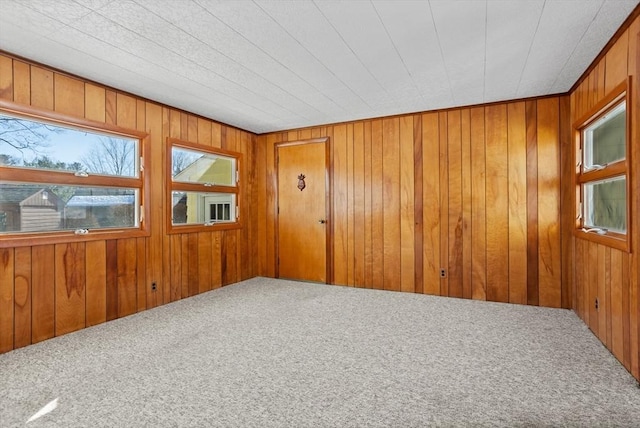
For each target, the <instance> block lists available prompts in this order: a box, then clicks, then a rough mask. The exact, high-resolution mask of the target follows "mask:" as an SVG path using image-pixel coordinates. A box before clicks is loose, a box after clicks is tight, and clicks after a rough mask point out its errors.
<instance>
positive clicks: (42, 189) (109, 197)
mask: <svg viewBox="0 0 640 428" xmlns="http://www.w3.org/2000/svg"><path fill="white" fill-rule="evenodd" d="M145 137H146V135H145V134H141V133H139V132H137V131H130V130H125V129H121V128H118V127H115V126H111V125H105V124H102V123H95V122H91V121H86V120H78V119H75V118H71V117H66V116H63V115H60V114H56V113H51V112H46V111H40V110H38V109H34V108H25V107H21V106H17V105H14V104H13V103H9V102H6V101H3V102H2V105H1V106H0V237H1V238H2V243H1V244H0V246H3V247H6V246H19V245H33V244H37V243H44V242H70V241H74V240H93V239H106V237H108V236H110V237H113V234H127V235H128V236H144V235H146V234H147V231H146V228H145V226H144V221H143V220H144V205H145V204H144V203H143V201H144V200H145V196H146V193H145V188H144V186H143V182H144V177H143V170H144V168H143V166H144V165H143V163H144V156H142V154H143V141H144V139H145Z"/></svg>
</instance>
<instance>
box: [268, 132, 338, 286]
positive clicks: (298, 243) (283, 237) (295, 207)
mask: <svg viewBox="0 0 640 428" xmlns="http://www.w3.org/2000/svg"><path fill="white" fill-rule="evenodd" d="M276 162H277V170H278V195H277V210H278V231H277V243H276V246H277V256H278V257H277V259H276V263H277V266H276V272H277V276H278V277H279V278H288V279H298V280H303V281H315V282H327V227H328V226H327V224H328V223H327V220H328V219H327V205H326V204H327V202H326V200H327V198H326V196H327V190H328V188H327V161H326V142H325V141H324V140H323V141H320V142H317V141H316V142H300V143H285V144H281V145H277V146H276Z"/></svg>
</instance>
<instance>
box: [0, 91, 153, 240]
mask: <svg viewBox="0 0 640 428" xmlns="http://www.w3.org/2000/svg"><path fill="white" fill-rule="evenodd" d="M0 113H3V114H7V115H10V116H15V117H18V118H23V119H26V120H32V121H37V122H42V123H49V124H51V125H55V126H61V127H67V128H73V129H76V130H80V131H89V132H94V133H99V134H104V135H109V134H112V135H114V136H120V137H124V138H130V139H135V140H138V145H139V146H138V150H139V153H138V155H139V156H140V160H139V162H140V164H139V166H140V171H139V174H138V176H137V177H118V176H107V175H98V174H95V175H89V176H88V177H83V176H76V175H75V174H74V172H73V171H56V170H51V171H47V170H44V169H32V168H24V167H14V166H6V165H4V166H3V165H0V172H1V173H2V181H3V182H12V183H24V184H29V183H33V184H54V185H66V186H78V187H108V188H135V189H137V190H138V194H139V203H140V206H138V207H137V209H138V213H139V218H138V219H137V220H138V226H137V227H127V228H105V229H90V231H89V233H87V234H80V235H79V234H76V230H70V229H69V230H56V231H42V232H18V233H7V234H2V235H0V237H1V238H2V239H0V248H10V247H22V246H32V245H45V244H62V243H71V242H88V241H99V240H106V239H121V238H137V237H145V236H149V235H150V228H149V224H148V223H149V221H148V219H149V218H150V211H149V207H150V199H149V198H150V186H149V184H150V183H149V180H148V177H147V174H148V172H147V171H149V170H150V167H149V162H150V156H149V134H147V133H145V132H141V131H137V130H132V129H127V128H123V127H120V126H116V125H111V124H108V123H102V122H97V121H93V120H89V119H84V118H78V117H74V116H70V115H67V114H63V113H58V112H54V111H51V110H45V109H41V108H38V107H33V106H24V105H21V104H16V103H14V102H12V101H7V100H0Z"/></svg>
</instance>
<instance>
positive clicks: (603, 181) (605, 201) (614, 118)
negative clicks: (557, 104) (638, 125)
mask: <svg viewBox="0 0 640 428" xmlns="http://www.w3.org/2000/svg"><path fill="white" fill-rule="evenodd" d="M627 108H628V102H627V84H626V82H625V83H624V84H622V85H619V86H618V87H617V88H616V89H615V90H614V91H613V92H612V93H611V94H609V95H608V96H607V97H606V99H605V100H604V101H603V102H602V103H600V104H599V105H598V106H597V107H596V108H595V109H594V111H593V112H591V114H590V115H588V117H587V118H586V119H585V120H583V121H581V122H580V125H579V126H578V131H579V137H580V138H579V143H578V151H577V153H578V155H577V158H578V168H577V180H576V182H577V186H578V189H577V193H578V196H579V198H578V200H579V203H578V213H577V216H576V218H577V228H578V229H577V230H578V233H580V234H583V237H587V236H588V237H589V239H593V240H596V241H599V242H602V243H605V244H608V245H610V246H613V247H615V248H619V249H627V248H628V239H627V237H628V235H629V233H628V232H629V231H628V229H629V201H628V181H629V180H628V173H629V172H628V163H627V159H628V150H629V148H628V146H629V144H628V137H627V136H628V135H629V132H628V130H629V126H628V117H629V114H628V111H627Z"/></svg>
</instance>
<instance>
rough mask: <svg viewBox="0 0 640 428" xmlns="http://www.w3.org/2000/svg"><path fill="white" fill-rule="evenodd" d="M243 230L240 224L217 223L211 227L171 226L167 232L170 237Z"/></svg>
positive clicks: (201, 225) (193, 225)
mask: <svg viewBox="0 0 640 428" xmlns="http://www.w3.org/2000/svg"><path fill="white" fill-rule="evenodd" d="M235 229H242V224H241V223H240V222H235V223H216V224H212V225H211V226H205V225H203V224H188V225H184V226H173V225H172V226H171V227H170V228H169V230H168V231H167V234H169V235H175V234H180V233H197V232H214V231H219V230H235Z"/></svg>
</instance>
